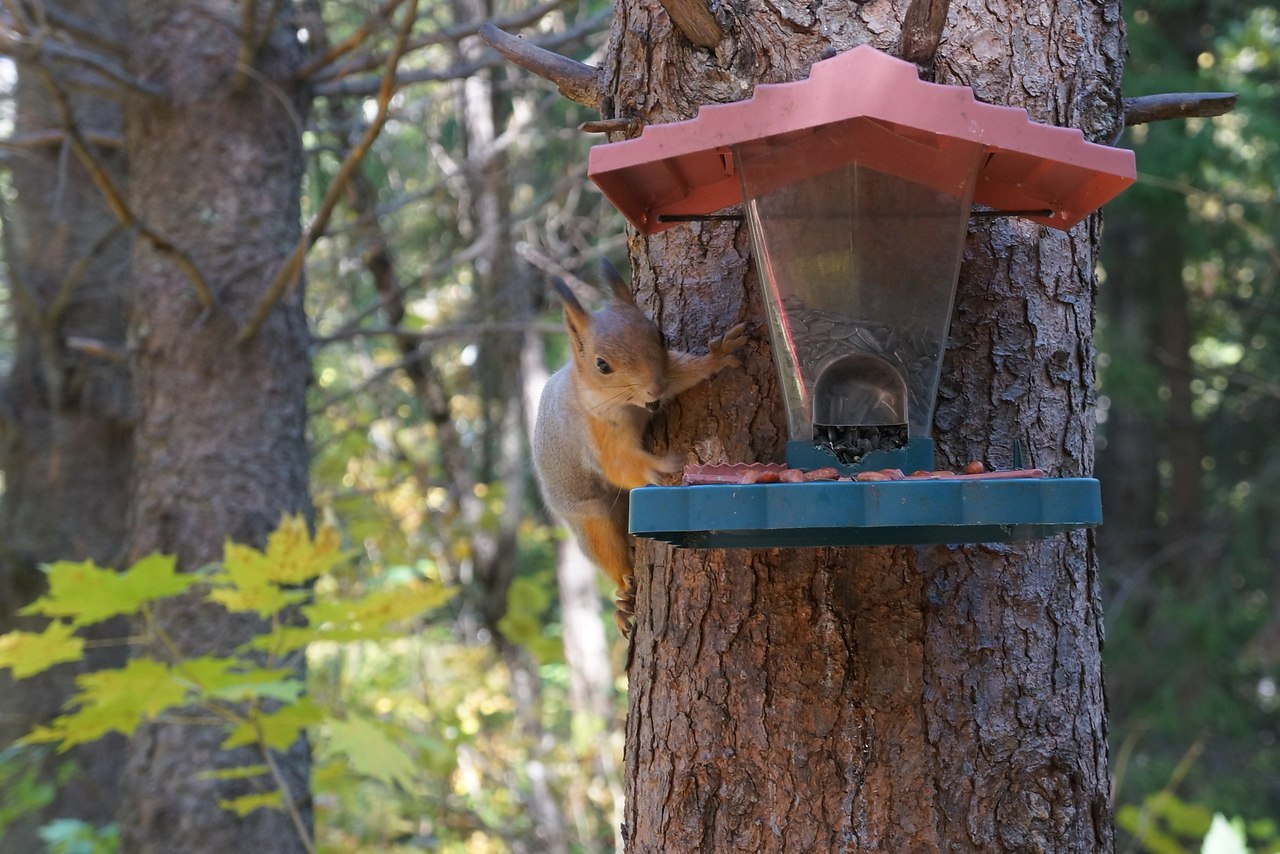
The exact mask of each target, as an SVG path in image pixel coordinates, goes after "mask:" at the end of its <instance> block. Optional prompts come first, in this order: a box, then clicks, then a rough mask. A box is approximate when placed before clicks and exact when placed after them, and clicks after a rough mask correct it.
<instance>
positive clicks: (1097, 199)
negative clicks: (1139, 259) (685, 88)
mask: <svg viewBox="0 0 1280 854" xmlns="http://www.w3.org/2000/svg"><path fill="white" fill-rule="evenodd" d="M853 119H864V120H870V121H871V122H874V123H875V124H876V125H878V126H879V127H880V128H883V129H887V130H889V131H891V133H887V134H886V133H879V132H877V133H867V134H866V135H865V138H862V139H858V140H855V141H851V145H850V156H849V158H848V162H855V161H856V162H868V161H869V165H873V166H874V162H875V161H876V160H880V159H882V158H893V157H894V156H895V152H894V146H895V144H898V145H900V144H902V143H904V142H907V143H910V142H914V143H917V144H919V143H925V144H928V141H929V140H930V139H931V138H943V139H938V140H937V142H938V143H943V142H944V141H945V140H948V139H949V140H954V141H959V142H968V143H976V144H978V145H981V146H983V148H984V150H985V155H986V159H985V162H984V163H983V165H982V167H981V169H980V170H979V173H978V186H977V188H976V189H975V191H974V201H975V202H976V203H978V204H983V205H987V206H989V207H992V208H996V209H998V210H1011V211H1012V210H1050V211H1052V214H1051V215H1049V216H1028V217H1027V219H1030V220H1032V221H1034V222H1038V223H1040V224H1042V225H1047V226H1051V227H1053V228H1058V229H1062V230H1066V229H1069V228H1071V227H1072V226H1073V225H1075V224H1076V223H1078V222H1079V221H1080V220H1082V219H1084V218H1085V217H1086V216H1088V215H1089V214H1090V213H1092V212H1093V211H1094V210H1096V209H1097V208H1099V207H1101V206H1102V205H1103V204H1105V203H1106V202H1108V201H1110V200H1111V199H1112V198H1113V197H1115V196H1116V195H1117V194H1118V193H1120V191H1122V190H1124V189H1125V188H1126V187H1128V186H1129V185H1130V184H1132V183H1133V181H1134V177H1135V175H1136V167H1135V164H1134V157H1133V152H1132V151H1129V150H1127V149H1121V148H1112V147H1109V146H1105V145H1097V144H1095V143H1091V142H1087V141H1086V140H1085V138H1084V135H1083V134H1082V133H1080V131H1079V130H1076V129H1075V128H1062V127H1053V126H1051V125H1043V124H1038V123H1036V122H1033V121H1031V119H1030V117H1029V116H1028V115H1027V113H1026V111H1025V110H1021V109H1018V108H1016V107H1002V106H996V105H993V104H983V103H980V102H979V101H977V100H976V99H975V98H974V97H973V90H971V89H970V88H969V87H968V86H944V85H941V84H937V83H927V82H925V81H923V80H920V79H919V77H918V75H917V74H916V69H915V66H914V65H912V64H911V63H909V62H904V61H902V60H900V59H895V58H893V57H891V56H888V55H886V54H884V53H881V52H880V51H878V50H876V49H875V48H872V47H870V46H868V45H861V46H859V47H856V48H854V49H853V50H850V51H848V52H846V53H843V54H840V55H839V56H835V57H832V58H831V59H826V60H823V61H821V62H818V63H815V64H814V65H813V67H812V69H811V70H810V73H809V77H808V79H805V80H797V81H795V82H792V83H767V84H761V85H759V86H757V87H756V89H755V93H754V94H753V95H752V96H751V97H750V98H749V99H747V100H745V101H739V102H737V103H733V104H712V105H707V106H704V107H702V108H700V109H699V110H698V115H697V116H695V117H694V118H692V119H688V120H686V121H681V122H672V123H670V124H663V125H651V126H649V127H647V128H645V129H644V131H643V133H641V134H640V136H638V137H636V138H635V139H629V140H625V141H623V142H613V143H608V144H604V145H597V146H595V147H594V148H592V149H591V155H590V159H589V161H588V168H587V174H588V175H589V176H590V177H591V179H592V180H593V181H595V182H596V184H597V185H598V186H599V187H600V189H601V190H602V191H603V192H604V194H605V196H607V197H608V198H609V200H610V201H611V202H613V204H614V205H616V206H617V208H618V209H619V210H621V211H622V213H623V214H624V215H625V216H626V217H627V219H629V220H630V221H631V223H632V224H633V225H634V226H635V227H636V228H638V229H639V230H640V231H641V232H642V233H644V234H653V233H655V232H658V231H662V230H663V229H666V228H670V227H671V226H672V225H674V223H665V222H659V221H658V217H659V216H661V215H664V214H671V215H676V214H684V215H701V214H709V213H711V212H713V211H717V210H720V209H722V208H726V207H729V206H731V205H735V204H740V203H741V202H742V201H743V199H742V188H741V185H740V184H739V181H738V177H737V176H736V175H735V173H734V163H733V154H732V151H731V146H733V145H737V144H739V143H745V142H751V141H754V140H761V139H765V138H766V137H774V136H780V135H782V134H789V133H795V132H798V131H806V130H809V129H811V128H816V127H819V126H821V125H828V124H833V123H836V122H843V121H850V120H853ZM861 126H862V127H865V128H867V129H868V130H870V128H871V126H870V125H867V124H866V123H865V122H864V123H862V124H861ZM855 133H856V132H855ZM869 147H870V148H874V149H878V151H877V152H876V153H875V155H874V156H872V157H870V158H867V157H865V156H864V153H865V152H866V151H867V149H868V148H869Z"/></svg>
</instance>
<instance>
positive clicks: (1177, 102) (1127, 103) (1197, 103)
mask: <svg viewBox="0 0 1280 854" xmlns="http://www.w3.org/2000/svg"><path fill="white" fill-rule="evenodd" d="M1236 97H1237V95H1236V93H1235V92H1169V93H1166V94H1163V95H1141V96H1139V97H1136V98H1125V99H1124V123H1125V126H1126V127H1132V126H1133V125H1140V124H1146V123H1147V122H1161V121H1167V120H1168V119H1189V118H1195V117H1201V118H1209V117H1212V116H1221V115H1223V114H1224V113H1229V112H1231V111H1232V110H1234V109H1235V106H1236Z"/></svg>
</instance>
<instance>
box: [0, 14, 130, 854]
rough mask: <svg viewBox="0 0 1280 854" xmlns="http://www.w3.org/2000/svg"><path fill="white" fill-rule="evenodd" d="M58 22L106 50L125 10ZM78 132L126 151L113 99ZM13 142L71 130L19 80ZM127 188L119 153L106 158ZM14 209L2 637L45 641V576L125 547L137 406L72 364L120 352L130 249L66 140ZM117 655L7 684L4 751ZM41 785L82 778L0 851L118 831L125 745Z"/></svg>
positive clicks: (106, 377)
mask: <svg viewBox="0 0 1280 854" xmlns="http://www.w3.org/2000/svg"><path fill="white" fill-rule="evenodd" d="M58 8H59V9H60V10H61V11H63V12H67V13H70V14H73V15H76V16H78V17H80V18H82V19H83V20H86V21H90V22H92V25H93V26H95V27H97V28H98V31H99V32H101V33H102V34H103V35H109V34H112V33H118V31H119V30H120V29H122V26H123V18H124V15H123V12H124V9H123V4H114V3H90V2H64V3H60V4H58ZM70 101H71V106H72V109H73V112H74V113H75V117H76V121H77V123H78V124H79V126H80V128H81V130H82V131H83V132H84V133H85V134H86V135H88V136H90V137H91V138H93V139H102V138H106V137H118V136H119V135H120V133H121V124H122V114H121V110H120V108H119V106H118V105H117V104H115V103H113V102H112V101H109V100H107V99H105V98H103V97H100V96H97V95H91V94H75V95H72V96H71V98H70ZM14 106H15V110H14V130H13V135H14V136H15V137H17V138H27V139H30V138H33V137H37V136H41V135H44V134H48V133H49V132H50V131H57V130H58V129H59V128H61V127H62V118H61V116H60V115H59V113H58V111H57V109H56V108H55V99H54V97H53V94H52V93H51V92H50V90H49V88H48V86H47V83H46V81H45V79H44V78H43V77H42V75H41V74H40V72H39V71H37V70H36V69H35V68H33V67H32V66H30V65H22V66H20V68H19V72H18V83H17V86H16V91H15V92H14ZM95 151H96V153H97V155H98V156H99V158H100V160H101V162H102V164H103V167H104V168H105V169H106V170H107V172H108V173H109V174H110V175H111V176H112V177H113V179H114V180H117V181H119V180H120V179H121V176H122V175H123V173H124V160H123V157H122V156H121V154H120V152H119V151H118V150H114V149H112V148H110V147H107V148H95ZM10 157H11V160H10V163H9V165H10V166H11V173H10V174H11V176H12V178H11V180H12V188H13V197H12V198H11V199H8V200H7V201H6V202H5V203H4V205H3V209H2V210H0V213H2V214H3V219H4V238H5V243H4V253H5V265H6V269H7V273H8V283H7V284H8V286H9V288H10V292H9V299H8V304H9V308H10V318H11V322H12V324H13V326H14V335H13V340H14V353H13V361H12V367H11V369H10V370H9V373H8V376H7V377H6V378H5V380H4V383H3V386H2V387H0V471H3V478H4V490H3V500H2V501H0V633H3V632H6V631H9V630H11V629H14V628H18V627H21V628H23V629H25V630H28V631H34V630H36V629H37V626H39V625H40V624H42V622H43V621H38V620H34V619H21V620H20V619H19V618H18V617H17V616H16V613H15V612H16V611H17V610H18V609H20V608H22V607H23V606H24V605H26V604H28V603H29V602H31V600H33V599H34V598H35V597H36V596H38V595H40V593H42V592H43V589H44V578H43V575H42V574H41V572H40V569H39V566H40V564H42V563H46V562H51V561H54V560H61V559H66V560H84V559H92V560H94V561H96V562H97V563H99V564H101V565H104V566H110V565H112V564H113V563H114V562H115V561H116V560H117V559H118V558H119V556H120V551H121V548H122V546H123V543H124V537H125V508H126V505H127V494H128V489H129V470H130V463H131V457H132V450H131V436H132V404H131V400H130V392H129V378H128V373H127V371H126V369H125V367H124V365H122V364H120V363H118V362H114V361H112V360H111V359H103V358H100V357H97V356H93V355H89V354H87V353H85V352H84V351H82V350H76V349H73V348H72V347H71V346H69V344H70V342H72V341H74V340H76V339H80V340H85V341H93V342H96V343H101V344H103V345H105V348H103V349H104V350H106V351H110V350H112V349H115V350H121V349H122V348H123V346H124V338H125V334H124V333H125V323H126V315H127V297H128V293H127V292H128V284H129V245H130V241H129V237H128V235H127V233H125V232H124V230H123V229H120V228H118V227H117V224H116V221H115V218H114V217H113V216H112V215H111V212H110V211H109V210H108V208H107V206H106V203H105V201H104V200H103V198H102V196H101V194H100V193H99V192H98V190H97V188H96V187H94V185H93V182H92V180H91V179H90V177H89V174H88V173H87V172H86V171H85V169H84V168H83V167H82V166H81V165H80V163H79V162H77V161H76V159H75V158H74V157H68V156H66V152H65V149H64V147H63V145H62V143H61V141H60V140H59V139H57V138H54V139H51V140H50V141H49V143H48V144H40V145H35V146H29V147H21V148H15V149H11V151H10ZM126 632H127V626H124V625H123V624H122V623H120V622H119V621H115V622H110V623H107V624H102V625H98V626H94V627H92V628H91V629H90V630H89V631H88V632H87V634H88V636H90V637H91V638H92V639H94V640H106V639H108V638H118V637H121V636H123V634H125V633H126ZM122 657H123V650H122V648H121V647H115V648H112V647H111V646H109V645H106V646H104V647H103V648H100V649H98V650H96V651H94V652H92V653H91V654H90V655H89V656H88V657H87V658H86V660H85V661H83V662H79V663H77V664H75V665H70V664H68V665H64V666H61V667H58V668H55V669H54V670H53V671H51V672H49V673H45V674H41V675H40V676H37V677H34V678H30V679H24V680H21V681H17V682H15V681H12V680H11V679H10V678H9V671H8V670H7V669H6V670H4V671H0V748H3V747H5V746H7V745H8V744H10V743H11V742H12V741H13V740H14V739H16V738H19V737H21V736H23V735H25V734H26V733H27V732H28V731H29V730H30V729H31V728H32V727H33V726H34V725H36V724H41V723H47V722H48V721H49V720H51V719H52V718H53V717H55V716H56V715H58V714H59V713H60V712H61V710H62V706H63V704H64V703H65V702H66V699H67V697H68V696H69V695H70V693H71V691H72V680H73V679H74V677H75V676H76V675H77V674H78V673H83V672H86V671H88V670H92V669H96V668H98V667H103V666H118V665H119V663H120V661H121V659H122ZM40 753H42V754H43V756H42V760H41V769H42V778H43V779H44V780H46V781H50V782H51V781H53V779H54V778H55V774H56V769H58V768H61V767H63V766H65V765H67V764H68V763H70V764H71V765H72V766H74V767H75V768H76V773H75V774H73V775H72V776H70V778H69V779H68V780H67V782H66V784H65V785H62V786H60V787H59V788H58V792H57V795H56V796H55V797H54V799H53V801H52V802H50V803H49V804H48V805H47V806H46V807H45V808H44V809H42V810H39V811H38V812H36V813H35V814H33V815H31V816H28V817H27V818H26V819H25V820H24V821H23V822H20V823H19V824H18V825H17V826H14V827H10V828H8V829H7V830H3V831H0V834H2V835H3V844H0V848H3V849H4V850H11V851H35V850H40V848H41V845H42V843H40V842H39V841H37V838H36V836H35V830H36V829H37V828H38V827H39V826H41V825H43V824H45V823H46V822H48V821H50V820H51V819H53V818H55V817H65V818H78V819H80V820H82V821H87V822H90V823H92V824H95V825H105V824H107V823H109V822H110V821H111V820H112V818H113V815H114V812H115V805H116V792H117V789H116V780H117V777H118V772H119V767H120V757H121V756H122V754H123V741H122V740H120V739H119V738H107V739H103V740H102V741H100V742H98V743H95V744H90V745H83V746H80V747H77V748H75V749H73V750H72V751H70V752H69V753H67V754H65V755H62V756H55V755H53V754H52V751H40Z"/></svg>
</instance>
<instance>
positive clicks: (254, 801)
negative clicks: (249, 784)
mask: <svg viewBox="0 0 1280 854" xmlns="http://www.w3.org/2000/svg"><path fill="white" fill-rule="evenodd" d="M218 806H220V807H222V808H223V809H224V810H231V811H232V812H233V813H235V814H236V815H238V816H241V817H244V816H246V815H248V814H249V813H251V812H253V811H254V810H256V809H263V808H266V809H280V808H282V807H283V806H284V795H283V794H282V793H281V792H280V790H279V789H276V790H275V791H274V792H263V793H261V794H258V795H241V796H240V797H238V798H232V799H230V800H226V801H218Z"/></svg>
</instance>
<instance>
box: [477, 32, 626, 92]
mask: <svg viewBox="0 0 1280 854" xmlns="http://www.w3.org/2000/svg"><path fill="white" fill-rule="evenodd" d="M480 38H482V39H484V40H485V41H486V42H488V43H489V46H490V47H492V48H493V49H494V50H496V51H497V52H498V53H500V54H502V55H503V56H505V57H506V58H507V59H509V60H511V61H512V62H514V63H515V64H516V65H518V66H520V67H521V68H523V69H525V70H526V71H532V72H533V73H534V74H536V75H538V76H539V77H542V78H544V79H546V80H550V81H551V82H552V83H554V84H555V85H556V88H557V89H559V90H560V94H561V95H564V96H565V97H566V98H568V99H569V100H570V101H574V102H576V103H578V104H581V105H583V106H584V107H591V108H593V109H598V108H599V107H600V104H601V102H602V101H603V99H604V96H603V95H602V94H601V91H600V72H599V70H598V69H596V68H592V67H591V66H590V65H586V64H585V63H581V62H578V61H577V60H573V59H569V58H568V57H567V56H561V55H560V54H558V53H552V52H551V51H549V50H546V49H545V48H541V47H538V46H537V45H536V44H533V43H532V42H528V41H525V40H524V39H522V38H520V37H519V36H513V35H511V34H510V33H508V32H505V31H504V30H500V29H498V28H497V27H495V26H493V25H492V24H484V25H483V26H481V27H480Z"/></svg>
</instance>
